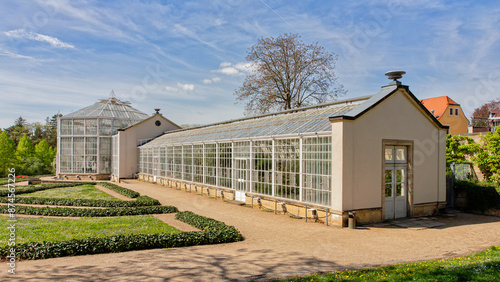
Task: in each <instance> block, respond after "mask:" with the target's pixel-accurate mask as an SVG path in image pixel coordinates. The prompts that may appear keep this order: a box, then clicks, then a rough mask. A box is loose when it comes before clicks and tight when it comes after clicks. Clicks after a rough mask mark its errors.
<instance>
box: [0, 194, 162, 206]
mask: <svg viewBox="0 0 500 282" xmlns="http://www.w3.org/2000/svg"><path fill="white" fill-rule="evenodd" d="M15 202H16V203H19V204H28V205H53V206H76V207H143V206H159V205H160V202H159V201H158V200H156V199H153V198H150V197H148V196H139V197H137V198H136V200H135V201H109V200H99V199H61V198H38V197H18V198H16V200H15ZM0 203H10V201H9V198H7V197H1V198H0Z"/></svg>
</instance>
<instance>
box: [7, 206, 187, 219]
mask: <svg viewBox="0 0 500 282" xmlns="http://www.w3.org/2000/svg"><path fill="white" fill-rule="evenodd" d="M14 209H15V213H16V214H28V215H44V216H79V217H80V216H89V217H100V216H124V215H140V214H161V213H174V212H177V211H178V210H177V208H176V207H173V206H148V207H131V208H106V209H79V208H59V207H56V208H51V207H30V206H20V205H15V208H14ZM0 213H9V208H8V206H7V205H1V206H0Z"/></svg>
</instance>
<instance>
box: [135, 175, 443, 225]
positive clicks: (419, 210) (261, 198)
mask: <svg viewBox="0 0 500 282" xmlns="http://www.w3.org/2000/svg"><path fill="white" fill-rule="evenodd" d="M137 178H138V179H139V180H141V181H144V182H149V183H155V184H158V185H162V186H167V187H171V188H175V189H178V190H183V191H186V192H190V193H196V194H197V195H203V196H209V197H213V198H217V199H224V200H226V201H234V200H235V191H234V190H233V189H229V188H222V187H217V186H212V185H205V184H200V183H193V182H189V181H184V180H178V179H173V178H168V177H158V176H156V177H155V176H152V175H148V174H143V173H139V174H138V175H137ZM245 196H246V197H245V205H247V206H250V207H253V208H259V209H262V210H265V211H270V212H274V213H276V214H286V215H289V216H292V217H296V218H301V219H304V220H306V213H307V221H314V222H318V223H323V224H328V225H333V226H343V227H346V226H348V220H349V213H353V215H354V218H355V221H356V223H357V224H368V223H376V222H381V221H384V215H383V213H382V208H381V207H380V208H371V209H360V210H353V211H344V212H342V211H336V210H333V209H330V208H328V207H325V206H320V205H314V204H307V203H303V202H298V201H294V200H290V199H282V198H276V197H272V196H268V195H261V194H254V193H245ZM445 206H446V202H442V203H439V205H437V204H436V203H425V204H416V205H415V206H414V209H413V216H414V217H419V216H429V215H433V214H436V213H437V210H438V209H443V208H445ZM313 212H315V213H316V216H315V215H313Z"/></svg>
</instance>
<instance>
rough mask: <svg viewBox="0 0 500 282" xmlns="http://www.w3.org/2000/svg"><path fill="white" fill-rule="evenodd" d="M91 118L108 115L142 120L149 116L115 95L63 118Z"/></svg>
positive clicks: (109, 116)
mask: <svg viewBox="0 0 500 282" xmlns="http://www.w3.org/2000/svg"><path fill="white" fill-rule="evenodd" d="M69 117H71V118H89V117H108V118H116V119H129V120H134V121H141V120H143V119H146V118H148V117H149V115H147V114H146V113H143V112H141V111H139V110H138V109H135V108H133V107H132V106H130V102H128V101H120V100H118V99H116V98H115V97H110V98H109V99H100V100H99V102H97V103H95V104H93V105H91V106H88V107H85V108H83V109H80V110H78V111H76V112H73V113H70V114H67V115H65V116H63V117H62V118H69Z"/></svg>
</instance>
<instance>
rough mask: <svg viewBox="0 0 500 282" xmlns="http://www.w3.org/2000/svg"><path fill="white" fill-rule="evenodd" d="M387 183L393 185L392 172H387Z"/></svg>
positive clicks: (387, 170)
mask: <svg viewBox="0 0 500 282" xmlns="http://www.w3.org/2000/svg"><path fill="white" fill-rule="evenodd" d="M385 183H392V170H390V169H386V170H385Z"/></svg>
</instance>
